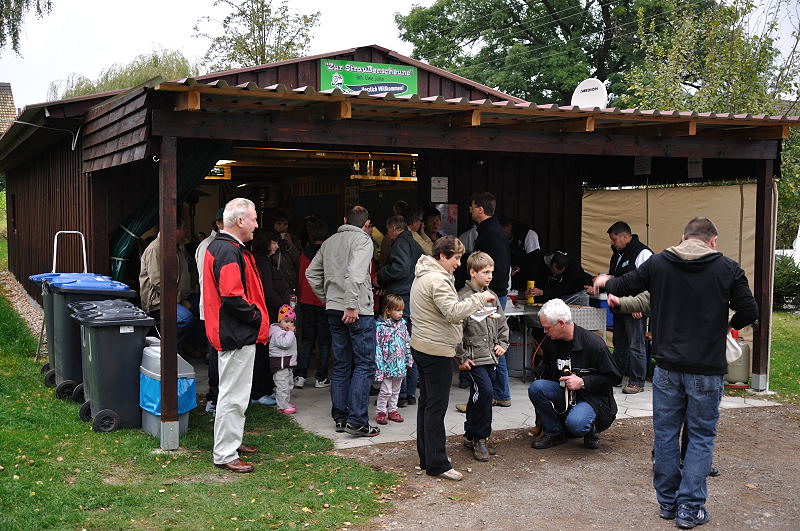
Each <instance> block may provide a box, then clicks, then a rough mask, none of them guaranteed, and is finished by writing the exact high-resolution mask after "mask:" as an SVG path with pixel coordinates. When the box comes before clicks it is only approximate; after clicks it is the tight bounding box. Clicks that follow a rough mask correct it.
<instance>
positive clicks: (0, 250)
mask: <svg viewBox="0 0 800 531" xmlns="http://www.w3.org/2000/svg"><path fill="white" fill-rule="evenodd" d="M6 269H8V240H6V239H5V238H0V271H5V270H6Z"/></svg>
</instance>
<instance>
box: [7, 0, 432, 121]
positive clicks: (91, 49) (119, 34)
mask: <svg viewBox="0 0 800 531" xmlns="http://www.w3.org/2000/svg"><path fill="white" fill-rule="evenodd" d="M432 1H433V0H416V1H412V0H394V1H392V2H384V1H377V2H365V3H357V2H334V1H329V0H326V1H323V0H291V2H289V5H290V6H291V7H293V8H295V9H299V10H300V11H303V12H306V13H310V12H314V11H320V12H321V19H320V24H319V25H318V26H317V27H316V28H315V29H314V31H313V40H312V42H311V49H310V52H311V54H317V53H326V52H332V51H336V50H343V49H347V48H352V47H355V46H364V45H368V44H378V45H380V46H383V47H385V48H389V49H390V50H394V51H397V52H399V53H402V54H404V55H409V54H410V53H411V49H412V47H411V45H410V44H409V43H406V42H403V41H401V40H400V39H399V37H398V31H397V26H396V25H395V23H394V14H395V12H401V13H403V14H406V13H408V12H409V10H410V9H411V6H412V5H414V4H419V5H430V4H431V3H432ZM213 4H214V2H213V0H137V1H136V2H118V1H115V0H104V1H100V0H53V11H52V12H51V13H50V15H48V16H46V17H44V18H42V19H36V18H35V17H28V18H27V19H26V22H25V25H24V27H23V35H22V42H21V48H20V52H21V55H22V56H21V57H20V56H17V55H16V54H14V53H13V52H12V51H11V50H10V49H9V48H6V49H5V50H4V51H3V54H2V55H0V81H5V82H9V83H11V88H12V90H13V92H14V103H15V104H16V106H17V107H20V108H21V107H24V106H25V105H30V104H32V103H41V102H44V101H46V100H47V87H48V85H49V84H50V82H51V81H54V80H58V79H65V78H66V77H67V76H69V75H70V74H71V73H73V72H76V73H79V74H82V75H84V76H86V77H88V78H90V79H96V78H97V77H98V75H99V74H100V72H101V71H102V70H103V69H104V68H108V67H109V66H111V65H112V64H114V63H120V64H126V63H128V62H130V61H131V60H132V59H133V58H134V57H136V56H137V55H140V54H149V53H150V52H152V51H153V50H154V49H158V48H159V47H161V48H165V49H176V50H180V51H181V52H182V53H183V54H184V55H185V56H186V57H188V58H189V59H191V60H196V59H198V58H200V57H201V56H202V55H203V54H204V53H205V51H206V49H207V48H208V41H207V40H205V39H197V38H193V37H192V35H193V33H194V32H193V27H194V24H195V22H196V21H197V19H199V18H200V17H202V16H213V17H216V18H222V17H223V16H224V15H225V14H227V12H228V10H227V9H222V10H220V8H216V10H215V8H214V7H213Z"/></svg>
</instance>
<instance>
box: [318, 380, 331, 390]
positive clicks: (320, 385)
mask: <svg viewBox="0 0 800 531" xmlns="http://www.w3.org/2000/svg"><path fill="white" fill-rule="evenodd" d="M330 386H331V379H330V378H323V379H322V380H316V381H315V382H314V387H316V388H317V389H321V388H323V387H330Z"/></svg>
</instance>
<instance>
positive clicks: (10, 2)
mask: <svg viewBox="0 0 800 531" xmlns="http://www.w3.org/2000/svg"><path fill="white" fill-rule="evenodd" d="M52 9H53V3H52V2H51V0H0V55H2V53H3V49H4V48H5V47H6V45H8V43H9V41H10V42H11V49H12V50H14V52H15V53H19V32H20V30H21V29H22V22H23V19H24V18H25V15H26V14H27V13H29V12H31V11H33V13H34V14H35V15H36V17H38V18H41V17H43V16H44V15H46V14H47V13H49V12H50V11H51V10H52Z"/></svg>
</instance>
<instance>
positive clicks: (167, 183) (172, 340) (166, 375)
mask: <svg viewBox="0 0 800 531" xmlns="http://www.w3.org/2000/svg"><path fill="white" fill-rule="evenodd" d="M159 159H160V160H159V161H158V165H159V166H158V170H159V172H158V173H159V176H158V177H159V192H158V198H159V201H158V205H159V208H158V213H159V230H160V240H161V241H160V243H161V247H160V253H161V256H160V264H159V265H160V271H161V308H160V313H161V330H160V332H161V448H163V449H164V450H175V449H177V447H178V446H177V440H178V433H177V428H178V427H177V423H178V358H177V354H178V351H177V342H178V334H177V322H178V315H177V314H178V312H177V306H178V300H177V298H178V261H177V260H176V253H177V244H178V242H177V241H176V232H177V228H178V227H177V219H178V216H177V206H178V205H177V202H178V187H177V182H178V177H177V173H178V164H177V159H178V140H177V139H176V138H175V137H164V138H162V139H161V150H160V155H159ZM167 423H170V424H167ZM173 425H174V428H175V433H174V434H171V433H169V432H170V431H171V429H170V426H173ZM170 435H171V436H170ZM171 441H174V443H173V442H171ZM165 446H166V447H165ZM173 446H174V447H173Z"/></svg>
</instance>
